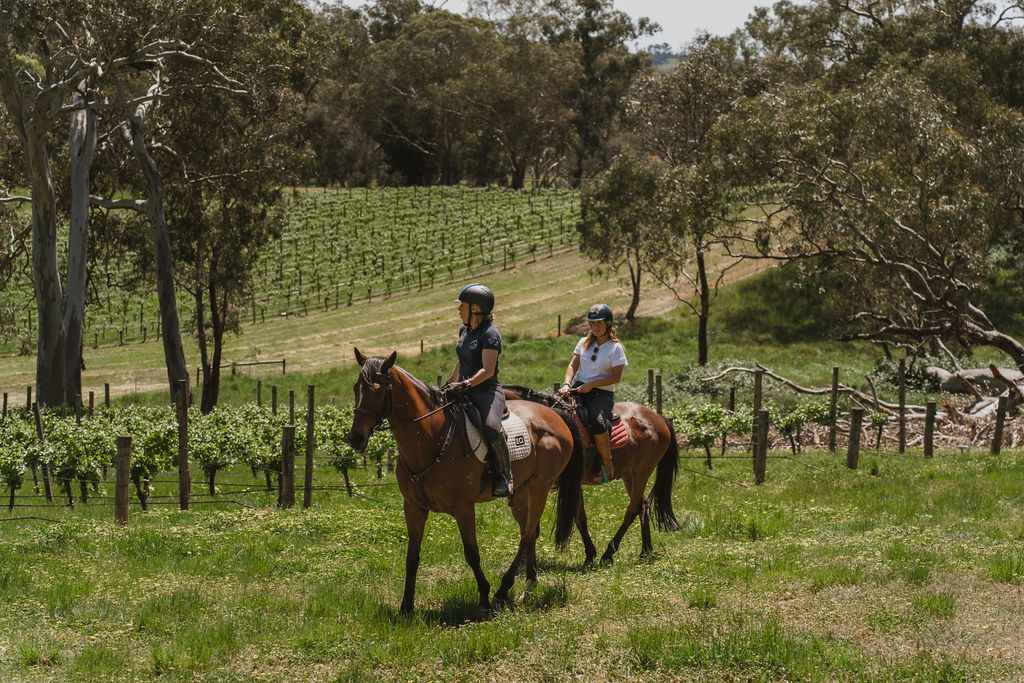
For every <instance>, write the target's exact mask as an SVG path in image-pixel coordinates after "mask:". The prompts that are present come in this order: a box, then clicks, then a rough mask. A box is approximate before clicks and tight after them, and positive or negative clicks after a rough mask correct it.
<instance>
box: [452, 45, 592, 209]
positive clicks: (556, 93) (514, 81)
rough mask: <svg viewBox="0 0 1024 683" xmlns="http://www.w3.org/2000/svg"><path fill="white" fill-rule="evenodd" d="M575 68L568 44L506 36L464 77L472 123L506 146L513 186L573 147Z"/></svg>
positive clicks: (503, 150)
mask: <svg viewBox="0 0 1024 683" xmlns="http://www.w3.org/2000/svg"><path fill="white" fill-rule="evenodd" d="M576 68H577V64H576V63H575V61H574V60H573V59H572V58H571V56H570V54H569V53H568V50H566V49H565V48H557V47H553V46H551V45H548V44H547V43H543V42H536V41H531V40H529V39H528V38H527V37H526V36H524V35H502V36H494V37H493V38H491V43H490V48H489V49H488V50H487V51H486V53H485V57H484V58H483V59H482V60H481V61H479V62H477V63H475V64H473V65H471V66H470V67H468V69H467V72H466V76H465V78H463V79H461V83H462V84H463V87H462V90H461V96H462V98H463V100H464V102H465V103H466V105H467V112H468V120H469V124H470V126H471V127H472V128H473V129H474V130H476V131H477V132H478V134H479V135H481V136H483V137H485V138H486V139H488V140H491V141H493V142H494V144H495V145H496V146H497V147H498V149H500V150H501V154H502V157H503V158H504V162H505V167H506V168H507V171H508V176H509V185H510V186H511V187H512V188H514V189H521V188H522V187H523V185H524V183H525V179H526V174H527V171H529V170H531V169H532V170H533V171H534V173H535V175H536V176H537V178H542V177H544V176H545V175H546V174H547V171H548V170H550V169H554V168H555V167H557V166H559V165H560V164H561V163H562V161H563V160H564V159H565V157H566V156H567V154H568V152H569V151H570V150H569V149H568V146H567V145H566V140H567V139H568V137H569V134H570V131H571V123H570V121H571V118H572V109H571V86H570V83H571V82H572V74H573V73H574V72H575V70H576Z"/></svg>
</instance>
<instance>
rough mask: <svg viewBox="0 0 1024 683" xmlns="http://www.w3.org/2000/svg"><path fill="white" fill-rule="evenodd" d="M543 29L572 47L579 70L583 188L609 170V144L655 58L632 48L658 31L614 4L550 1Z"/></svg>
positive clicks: (578, 149) (578, 167) (578, 178)
mask: <svg viewBox="0 0 1024 683" xmlns="http://www.w3.org/2000/svg"><path fill="white" fill-rule="evenodd" d="M543 10H544V16H543V19H542V21H543V25H542V30H543V34H544V36H545V37H546V38H547V40H548V41H549V42H550V43H551V44H552V45H557V46H570V47H571V48H572V49H573V50H574V51H575V54H576V59H577V62H578V64H579V69H578V71H577V72H576V74H575V77H574V78H573V79H572V81H571V85H572V88H573V92H574V102H573V109H574V115H573V127H574V128H575V131H574V132H575V136H574V144H575V157H576V158H575V167H574V169H573V172H572V173H573V178H574V179H575V182H576V184H577V185H579V184H580V183H581V182H582V181H583V178H584V176H585V175H587V174H592V173H594V172H596V171H599V170H601V169H602V168H604V167H605V166H607V162H608V156H609V144H610V140H611V138H612V136H613V134H614V133H615V132H616V130H617V127H618V124H619V123H620V119H621V114H622V110H623V106H624V102H625V99H626V95H627V93H628V92H629V88H630V85H631V84H632V82H633V79H634V78H635V77H636V76H637V75H638V74H639V73H641V72H642V71H643V70H644V69H645V68H649V65H650V58H649V57H648V56H647V55H646V54H645V53H643V52H631V51H630V49H629V44H630V43H632V42H633V41H636V40H638V39H640V38H643V37H645V36H649V35H652V34H654V33H655V32H656V31H658V29H659V27H658V25H657V24H656V23H654V22H652V21H650V20H649V19H647V18H646V17H643V18H640V19H638V20H637V21H633V20H632V19H631V18H630V17H629V15H627V14H626V13H625V12H622V11H620V10H617V9H615V7H614V4H613V2H612V1H611V0H548V1H547V2H546V3H544V5H543Z"/></svg>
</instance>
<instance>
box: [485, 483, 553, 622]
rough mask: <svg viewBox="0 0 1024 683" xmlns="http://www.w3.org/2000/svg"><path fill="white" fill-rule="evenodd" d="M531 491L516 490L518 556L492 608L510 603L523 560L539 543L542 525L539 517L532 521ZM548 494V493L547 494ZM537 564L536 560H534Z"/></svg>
mask: <svg viewBox="0 0 1024 683" xmlns="http://www.w3.org/2000/svg"><path fill="white" fill-rule="evenodd" d="M530 493H531V492H530V491H528V490H518V489H517V490H516V493H515V500H514V501H513V502H512V504H511V506H510V507H511V508H512V515H513V516H514V517H515V518H516V521H517V522H519V548H518V550H517V551H516V556H515V557H514V558H512V564H511V565H509V568H508V571H506V572H505V573H504V574H503V575H502V577H501V584H500V585H499V586H498V590H497V591H496V592H495V593H494V600H492V601H491V607H493V608H499V607H501V606H502V605H504V604H506V603H507V602H508V592H509V591H510V590H512V586H513V585H514V584H515V581H516V573H517V572H518V571H519V565H520V564H522V562H523V560H528V559H529V557H530V545H531V544H534V545H535V544H536V543H537V535H536V530H537V525H538V524H539V523H540V519H539V515H538V518H537V519H531V514H530V509H531V508H532V507H539V506H532V505H530V503H531V500H530ZM545 493H546V492H545ZM534 562H535V563H536V559H535V560H534ZM526 571H527V581H529V571H530V567H529V566H527V568H526ZM533 572H534V580H535V581H536V572H537V569H536V566H535V567H534V568H533Z"/></svg>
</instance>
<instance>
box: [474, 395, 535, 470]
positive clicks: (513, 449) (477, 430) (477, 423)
mask: <svg viewBox="0 0 1024 683" xmlns="http://www.w3.org/2000/svg"><path fill="white" fill-rule="evenodd" d="M455 419H456V420H458V422H459V427H460V429H459V432H460V433H461V434H462V437H463V442H464V444H465V446H466V451H467V452H468V453H472V454H473V455H475V456H476V459H477V460H479V461H480V462H485V461H486V459H487V451H488V446H487V442H486V441H485V440H484V435H483V426H482V424H483V423H482V421H481V419H480V411H478V410H477V409H476V406H474V405H473V404H472V403H470V402H469V401H466V402H465V404H463V405H462V415H461V416H459V415H456V416H455ZM501 433H502V434H503V435H504V436H505V443H506V444H507V445H508V454H509V459H510V460H512V461H513V462H515V461H516V460H522V459H523V458H526V457H528V456H529V455H530V453H531V452H532V450H533V443H532V442H531V441H530V431H529V429H527V427H526V423H525V422H523V421H522V419H520V417H519V416H518V415H516V414H515V413H513V412H510V411H509V409H508V408H507V407H506V408H505V412H504V413H502V416H501Z"/></svg>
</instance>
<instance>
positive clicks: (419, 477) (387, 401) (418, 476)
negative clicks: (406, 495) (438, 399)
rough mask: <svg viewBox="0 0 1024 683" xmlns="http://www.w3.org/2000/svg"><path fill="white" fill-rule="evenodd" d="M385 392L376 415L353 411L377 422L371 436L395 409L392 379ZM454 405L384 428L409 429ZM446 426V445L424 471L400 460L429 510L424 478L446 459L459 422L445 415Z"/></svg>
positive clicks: (366, 411) (451, 402) (450, 403)
mask: <svg viewBox="0 0 1024 683" xmlns="http://www.w3.org/2000/svg"><path fill="white" fill-rule="evenodd" d="M360 379H362V378H361V377H360ZM384 391H385V396H384V401H383V402H381V408H380V411H379V412H376V413H375V412H373V411H372V410H367V409H366V408H362V407H360V406H356V407H355V408H354V409H353V412H356V413H362V414H363V415H369V416H370V417H372V418H373V419H374V420H375V422H374V425H373V427H371V428H370V436H373V433H374V432H375V431H376V430H377V429H378V428H380V427H381V424H382V422H383V420H384V414H385V413H387V412H388V410H389V409H394V396H393V395H392V393H391V381H390V378H388V380H387V382H386V384H385V389H384ZM453 405H456V402H455V401H448V402H446V403H443V404H441V405H440V406H438V407H437V408H434V409H433V410H431V411H430V412H428V413H425V414H423V415H419V416H417V417H414V418H412V419H411V420H407V421H405V422H403V423H402V424H399V425H393V426H392V425H389V426H387V427H384V429H388V430H390V431H391V432H392V433H394V432H395V431H396V430H399V429H401V428H403V427H408V426H409V425H411V424H415V423H417V422H420V421H422V420H425V419H426V418H428V417H430V416H431V415H434V414H436V413H439V412H441V411H443V410H445V409H446V408H448V407H449V406H453ZM445 424H446V425H447V426H448V429H447V433H446V434H445V438H444V443H443V444H442V445H441V448H440V450H438V452H437V456H436V457H435V458H434V460H433V462H431V463H430V464H429V465H427V466H426V467H425V468H424V469H422V470H420V471H419V472H413V471H412V470H410V469H409V466H408V465H406V464H405V461H404V460H403V459H402V458H401V457H399V458H398V466H399V467H401V468H402V469H403V470H405V473H406V474H407V475H408V476H409V480H410V481H411V482H412V486H413V493H415V494H416V500H417V501H418V502H419V504H420V505H422V506H423V507H425V508H427V509H428V510H429V509H431V506H430V500H429V499H428V498H427V493H426V491H424V490H423V483H422V482H423V477H424V476H425V475H426V474H427V473H428V472H430V470H432V469H434V467H436V466H437V464H438V463H439V462H441V460H443V459H444V456H445V455H447V454H448V449H449V448H451V445H452V442H453V441H454V440H455V432H456V426H457V420H456V417H455V415H454V414H453V415H452V416H451V418H450V419H449V417H448V416H447V415H445Z"/></svg>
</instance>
